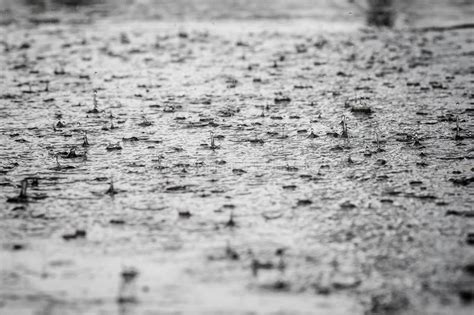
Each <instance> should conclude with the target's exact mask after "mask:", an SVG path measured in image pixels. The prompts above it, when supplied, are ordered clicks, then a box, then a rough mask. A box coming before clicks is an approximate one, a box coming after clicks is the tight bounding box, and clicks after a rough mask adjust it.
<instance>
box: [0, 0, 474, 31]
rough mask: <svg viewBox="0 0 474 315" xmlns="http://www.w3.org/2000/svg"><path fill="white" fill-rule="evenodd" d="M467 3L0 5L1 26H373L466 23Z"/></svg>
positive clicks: (72, 0) (152, 0) (61, 0)
mask: <svg viewBox="0 0 474 315" xmlns="http://www.w3.org/2000/svg"><path fill="white" fill-rule="evenodd" d="M473 3H474V1H472V0H397V1H395V0H331V1H330V0H0V10H1V23H2V24H8V23H11V22H13V21H15V20H18V19H21V18H22V17H25V16H31V15H51V14H56V15H58V14H71V13H74V14H78V15H81V16H83V17H86V18H89V19H94V18H104V17H109V18H129V19H164V20H169V19H178V20H185V19H191V20H213V19H318V20H326V21H351V20H354V21H360V20H363V21H365V22H366V23H367V24H369V25H377V26H388V27H392V26H406V25H408V26H436V25H439V24H443V25H445V24H452V23H467V22H470V20H471V19H472V16H474V5H473Z"/></svg>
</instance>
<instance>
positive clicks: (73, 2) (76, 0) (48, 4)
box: [20, 0, 106, 11]
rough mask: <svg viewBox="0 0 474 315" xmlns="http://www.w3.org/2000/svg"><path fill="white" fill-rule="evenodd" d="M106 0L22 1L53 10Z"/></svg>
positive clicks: (30, 5)
mask: <svg viewBox="0 0 474 315" xmlns="http://www.w3.org/2000/svg"><path fill="white" fill-rule="evenodd" d="M105 2H106V0H21V1H20V3H22V4H24V5H26V6H29V7H31V8H34V9H36V10H43V11H46V10H51V9H57V8H61V7H64V8H68V7H69V8H75V7H80V6H88V5H93V4H102V3H105Z"/></svg>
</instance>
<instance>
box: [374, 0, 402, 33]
mask: <svg viewBox="0 0 474 315" xmlns="http://www.w3.org/2000/svg"><path fill="white" fill-rule="evenodd" d="M367 3H368V6H369V7H368V9H367V24H368V25H373V26H386V27H392V26H393V25H394V23H395V17H396V12H395V7H394V1H393V0H367Z"/></svg>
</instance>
